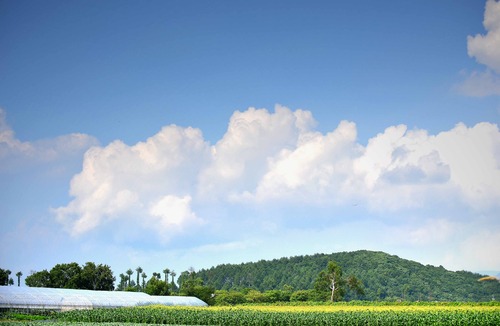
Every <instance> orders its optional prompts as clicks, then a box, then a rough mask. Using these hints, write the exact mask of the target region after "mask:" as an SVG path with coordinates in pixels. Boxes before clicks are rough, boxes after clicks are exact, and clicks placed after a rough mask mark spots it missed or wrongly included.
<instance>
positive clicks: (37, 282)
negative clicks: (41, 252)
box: [24, 269, 53, 288]
mask: <svg viewBox="0 0 500 326" xmlns="http://www.w3.org/2000/svg"><path fill="white" fill-rule="evenodd" d="M24 283H26V285H27V286H30V287H37V288H50V287H53V286H52V284H51V282H50V273H49V272H48V271H47V270H46V269H44V270H42V271H40V272H32V273H31V275H29V276H27V277H26V279H25V280H24Z"/></svg>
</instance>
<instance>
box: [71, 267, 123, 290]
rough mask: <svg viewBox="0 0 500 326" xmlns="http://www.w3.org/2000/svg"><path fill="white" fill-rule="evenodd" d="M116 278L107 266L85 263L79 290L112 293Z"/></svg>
mask: <svg viewBox="0 0 500 326" xmlns="http://www.w3.org/2000/svg"><path fill="white" fill-rule="evenodd" d="M115 280H116V278H115V277H114V276H113V272H112V271H111V268H110V267H109V266H108V265H102V264H99V265H97V266H96V264H94V263H92V262H87V263H86V264H85V266H83V268H82V271H81V276H80V282H81V284H80V287H79V288H80V289H88V290H102V291H113V290H114V288H115V287H114V282H115Z"/></svg>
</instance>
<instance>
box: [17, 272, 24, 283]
mask: <svg viewBox="0 0 500 326" xmlns="http://www.w3.org/2000/svg"><path fill="white" fill-rule="evenodd" d="M16 276H17V286H21V276H23V273H22V272H17V273H16Z"/></svg>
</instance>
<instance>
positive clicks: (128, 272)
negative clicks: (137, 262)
mask: <svg viewBox="0 0 500 326" xmlns="http://www.w3.org/2000/svg"><path fill="white" fill-rule="evenodd" d="M126 273H127V275H128V286H129V287H130V276H132V274H134V272H133V271H132V270H131V269H130V268H129V269H128V270H127V272H126Z"/></svg>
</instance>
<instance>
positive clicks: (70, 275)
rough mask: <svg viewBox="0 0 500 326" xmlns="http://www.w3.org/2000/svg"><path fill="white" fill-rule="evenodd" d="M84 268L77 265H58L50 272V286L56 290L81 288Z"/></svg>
mask: <svg viewBox="0 0 500 326" xmlns="http://www.w3.org/2000/svg"><path fill="white" fill-rule="evenodd" d="M81 273H82V268H81V267H80V265H78V264H77V263H75V262H73V263H69V264H57V265H56V266H54V267H52V269H51V270H50V284H51V286H52V287H54V288H66V289H79V288H81V282H82V280H81Z"/></svg>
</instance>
